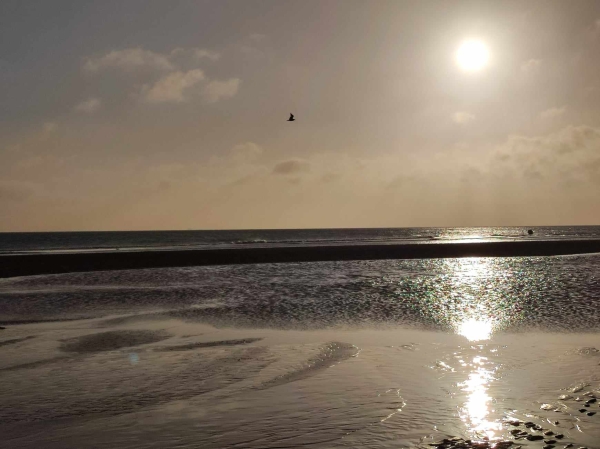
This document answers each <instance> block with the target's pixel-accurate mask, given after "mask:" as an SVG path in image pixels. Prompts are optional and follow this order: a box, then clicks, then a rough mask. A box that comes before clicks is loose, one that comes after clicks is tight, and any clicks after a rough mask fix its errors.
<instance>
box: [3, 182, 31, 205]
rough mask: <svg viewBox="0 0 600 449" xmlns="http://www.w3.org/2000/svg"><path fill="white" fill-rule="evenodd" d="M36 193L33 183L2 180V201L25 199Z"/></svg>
mask: <svg viewBox="0 0 600 449" xmlns="http://www.w3.org/2000/svg"><path fill="white" fill-rule="evenodd" d="M33 194H34V188H33V186H32V185H31V184H28V183H23V182H17V181H0V201H14V202H19V201H24V200H26V199H28V198H29V197H31V196H32V195H33Z"/></svg>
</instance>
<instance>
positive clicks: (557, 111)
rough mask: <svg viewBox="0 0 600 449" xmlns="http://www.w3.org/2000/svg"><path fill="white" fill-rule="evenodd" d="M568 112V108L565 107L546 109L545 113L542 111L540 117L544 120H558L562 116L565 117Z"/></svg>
mask: <svg viewBox="0 0 600 449" xmlns="http://www.w3.org/2000/svg"><path fill="white" fill-rule="evenodd" d="M566 110H567V108H566V107H565V106H562V107H560V108H550V109H546V110H545V111H542V112H541V113H540V117H541V118H543V119H552V118H557V117H560V116H561V115H563V114H564V113H565V112H566Z"/></svg>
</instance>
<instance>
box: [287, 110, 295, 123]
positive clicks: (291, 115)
mask: <svg viewBox="0 0 600 449" xmlns="http://www.w3.org/2000/svg"><path fill="white" fill-rule="evenodd" d="M287 121H288V122H295V121H296V119H295V118H294V114H292V113H291V112H290V118H289V119H287Z"/></svg>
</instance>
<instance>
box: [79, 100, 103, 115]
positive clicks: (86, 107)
mask: <svg viewBox="0 0 600 449" xmlns="http://www.w3.org/2000/svg"><path fill="white" fill-rule="evenodd" d="M101 105H102V101H101V100H100V99H99V98H89V99H87V100H85V101H82V102H81V103H79V104H78V105H77V106H75V108H74V109H75V110H76V111H78V112H85V113H86V114H92V113H94V112H96V111H97V110H98V109H99V108H100V106H101Z"/></svg>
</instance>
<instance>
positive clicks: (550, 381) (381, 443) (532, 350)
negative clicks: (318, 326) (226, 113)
mask: <svg viewBox="0 0 600 449" xmlns="http://www.w3.org/2000/svg"><path fill="white" fill-rule="evenodd" d="M115 318H117V317H106V318H100V319H92V320H78V321H69V322H55V323H35V324H25V325H13V326H9V327H7V329H6V330H4V331H2V334H1V335H0V337H1V339H0V344H1V342H2V341H10V342H11V343H10V344H6V345H3V346H0V403H1V404H2V407H0V434H1V435H2V439H1V440H0V447H3V448H4V447H6V448H33V447H36V448H37V447H44V448H87V447H94V448H115V447H119V448H166V447H179V448H198V447H202V448H229V447H231V448H282V447H289V448H292V447H311V448H345V447H369V448H403V447H406V448H408V447H419V448H425V447H431V446H429V445H430V444H433V443H435V442H439V441H442V440H443V439H444V438H451V437H461V438H464V439H470V440H472V441H482V442H483V441H485V438H489V441H490V442H491V443H493V442H494V441H497V440H507V441H513V442H514V447H516V446H517V445H523V447H527V448H529V447H531V448H542V447H543V446H544V445H545V443H544V442H543V440H535V441H529V440H527V439H519V436H518V435H517V434H516V433H515V432H514V430H515V426H514V425H513V424H511V421H512V422H514V421H515V420H519V421H520V422H526V421H530V422H532V423H534V425H535V426H539V428H540V429H541V430H535V429H536V428H537V427H536V428H526V427H525V426H524V425H521V426H519V427H518V429H519V431H526V432H528V435H534V436H535V437H536V438H537V437H538V436H541V437H543V438H544V439H546V440H548V437H547V436H544V434H543V432H549V431H550V432H552V433H553V434H555V435H556V434H559V435H563V438H561V439H560V441H559V442H557V444H555V446H556V447H564V446H565V445H567V444H574V445H575V447H580V446H585V447H588V448H590V449H591V448H598V447H600V414H593V413H594V412H600V406H599V405H598V403H597V402H594V403H589V404H588V405H589V406H588V407H585V402H586V401H589V399H590V398H591V397H592V395H598V396H600V365H599V363H600V351H598V349H597V348H600V335H598V334H586V333H579V334H564V333H522V334H497V335H489V333H487V332H486V330H485V329H481V330H480V333H479V334H477V330H475V331H473V329H471V331H470V332H466V335H467V336H468V337H469V338H467V337H466V336H463V335H457V334H453V333H444V332H433V331H423V330H412V329H403V328H398V327H388V328H381V329H379V330H378V329H363V330H355V329H353V330H345V329H343V328H339V329H335V330H322V331H292V330H287V331H280V330H273V329H236V328H221V329H218V328H215V327H212V326H210V325H207V324H201V323H194V322H185V321H180V320H178V319H165V318H162V319H156V317H155V318H154V319H151V320H145V319H144V318H143V317H140V318H139V319H138V320H127V319H115ZM31 337H34V338H31ZM480 338H481V340H479V339H480ZM578 399H579V400H578ZM580 409H584V410H585V413H583V412H580V411H579V410H580ZM590 413H591V415H589V414H590ZM588 415H589V416H588ZM511 431H513V432H512V433H511ZM513 433H514V434H513ZM549 441H552V440H551V439H550V440H549ZM556 441H558V440H556Z"/></svg>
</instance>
